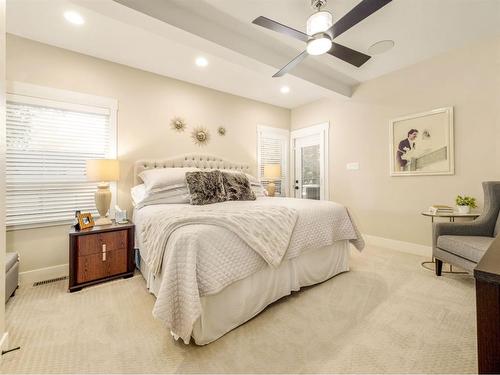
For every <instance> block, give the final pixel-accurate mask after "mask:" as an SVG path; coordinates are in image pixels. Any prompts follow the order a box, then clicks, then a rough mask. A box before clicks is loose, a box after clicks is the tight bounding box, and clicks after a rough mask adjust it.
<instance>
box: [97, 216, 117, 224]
mask: <svg viewBox="0 0 500 375" xmlns="http://www.w3.org/2000/svg"><path fill="white" fill-rule="evenodd" d="M94 224H95V225H111V224H113V222H112V221H111V219H109V218H107V217H100V218H99V219H97V220H95V221H94Z"/></svg>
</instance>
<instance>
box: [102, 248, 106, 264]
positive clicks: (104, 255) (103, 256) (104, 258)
mask: <svg viewBox="0 0 500 375" xmlns="http://www.w3.org/2000/svg"><path fill="white" fill-rule="evenodd" d="M102 261H103V262H105V261H106V244H105V243H103V244H102Z"/></svg>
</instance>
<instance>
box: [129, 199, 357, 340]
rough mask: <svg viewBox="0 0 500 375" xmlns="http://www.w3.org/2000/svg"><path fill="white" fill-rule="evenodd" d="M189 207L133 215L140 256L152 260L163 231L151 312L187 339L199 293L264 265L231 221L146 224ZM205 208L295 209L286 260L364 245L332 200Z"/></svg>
mask: <svg viewBox="0 0 500 375" xmlns="http://www.w3.org/2000/svg"><path fill="white" fill-rule="evenodd" d="M191 207H192V206H190V205H183V204H168V205H154V206H147V207H143V208H141V209H139V210H137V211H136V212H135V215H134V221H135V223H136V226H137V228H136V229H137V230H136V233H137V234H138V243H137V245H138V247H139V249H140V252H141V257H142V258H143V259H151V258H152V256H153V254H152V252H154V253H155V254H156V255H157V254H158V251H159V250H158V248H156V249H155V248H154V246H153V244H158V243H159V242H158V239H161V238H162V236H164V238H163V239H164V240H163V241H160V243H162V245H161V246H164V249H161V258H162V259H163V262H162V264H161V267H162V272H161V274H162V277H163V280H162V281H161V287H160V290H159V292H158V295H157V300H156V303H155V306H154V308H153V315H154V316H155V317H156V318H158V319H161V320H163V321H164V322H165V323H166V325H167V327H168V328H169V329H170V330H171V332H172V333H173V334H174V335H176V336H179V337H180V338H182V339H183V340H184V342H186V343H188V342H189V339H190V336H191V331H192V327H193V324H194V323H195V321H196V320H197V319H198V317H199V316H200V314H201V304H200V297H201V296H206V295H210V294H215V293H217V292H219V291H221V290H222V289H223V288H225V287H226V286H228V285H230V284H232V283H234V282H235V281H238V280H241V279H243V278H246V277H248V276H250V275H252V274H253V273H255V272H257V271H259V270H260V269H262V268H264V267H269V264H268V262H266V260H265V259H264V257H263V256H262V255H261V254H259V251H257V249H255V248H252V247H251V246H250V245H251V244H252V242H251V241H250V242H249V241H245V240H244V238H242V237H241V235H238V233H235V231H234V228H233V227H231V226H227V225H226V226H221V225H217V223H216V222H213V223H210V224H200V223H199V221H197V222H195V223H193V224H192V225H189V223H186V222H185V220H184V222H183V224H182V225H177V226H175V225H174V226H172V225H170V227H169V228H170V229H172V228H174V230H169V231H167V232H163V231H161V230H160V228H162V226H161V225H151V219H152V218H154V219H155V220H156V221H158V219H159V218H162V217H165V218H168V217H174V216H176V215H177V216H178V215H179V212H182V211H186V210H189V209H190V208H191ZM205 207H206V208H209V207H213V210H214V211H216V210H221V209H222V210H224V211H229V212H230V211H232V210H233V211H234V212H248V213H249V215H251V211H252V209H255V207H259V210H261V211H264V212H265V211H271V210H273V208H275V207H282V208H288V209H289V211H290V212H294V213H295V215H296V223H295V226H294V227H292V228H293V231H292V233H291V236H290V238H289V244H288V249H287V250H286V252H285V254H284V255H283V256H282V257H281V258H282V259H291V258H294V257H297V256H299V255H301V254H302V253H304V252H305V251H307V250H309V249H317V248H320V247H324V246H328V245H331V244H333V242H335V241H339V240H350V241H351V242H352V243H353V244H354V246H355V247H356V248H357V249H358V250H361V249H362V248H363V247H364V242H363V239H362V237H361V235H360V234H359V231H358V230H357V228H356V225H355V224H354V223H353V222H352V220H351V218H350V216H349V213H348V211H347V209H346V208H345V207H343V206H341V205H339V204H336V203H334V202H329V201H312V200H301V199H294V198H259V199H257V201H229V202H223V203H217V204H215V205H210V206H205ZM285 211H286V210H285ZM183 219H185V217H184V218H183ZM166 221H167V222H170V223H171V222H172V220H166ZM174 222H175V220H174ZM278 227H279V226H277V228H276V230H279V228H278ZM264 240H265V238H264ZM249 244H250V245H249ZM254 247H255V246H254Z"/></svg>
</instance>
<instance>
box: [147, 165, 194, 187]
mask: <svg viewBox="0 0 500 375" xmlns="http://www.w3.org/2000/svg"><path fill="white" fill-rule="evenodd" d="M197 170H199V169H198V168H154V169H148V170H145V171H144V172H142V173H140V174H139V177H140V178H141V180H142V181H143V182H144V185H145V187H146V192H148V193H152V192H160V191H165V190H170V189H175V188H179V187H187V185H186V172H194V171H197Z"/></svg>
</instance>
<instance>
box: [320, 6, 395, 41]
mask: <svg viewBox="0 0 500 375" xmlns="http://www.w3.org/2000/svg"><path fill="white" fill-rule="evenodd" d="M391 1H392V0H363V1H361V2H360V3H359V4H358V5H356V6H355V7H354V8H352V9H351V10H350V11H349V13H347V14H346V15H345V16H344V17H342V18H341V19H340V20H338V21H337V22H336V23H335V24H334V25H333V26H332V27H330V29H329V30H328V31H327V33H329V34H330V35H331V36H332V39H334V38H336V37H338V36H339V35H340V34H343V33H344V32H345V31H347V30H349V29H350V28H351V27H353V26H354V25H356V24H357V23H359V22H361V21H363V20H364V19H365V18H366V17H368V16H370V15H372V14H373V13H375V12H376V11H377V10H379V9H380V8H382V7H383V6H385V5H387V4H389V3H390V2H391Z"/></svg>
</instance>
